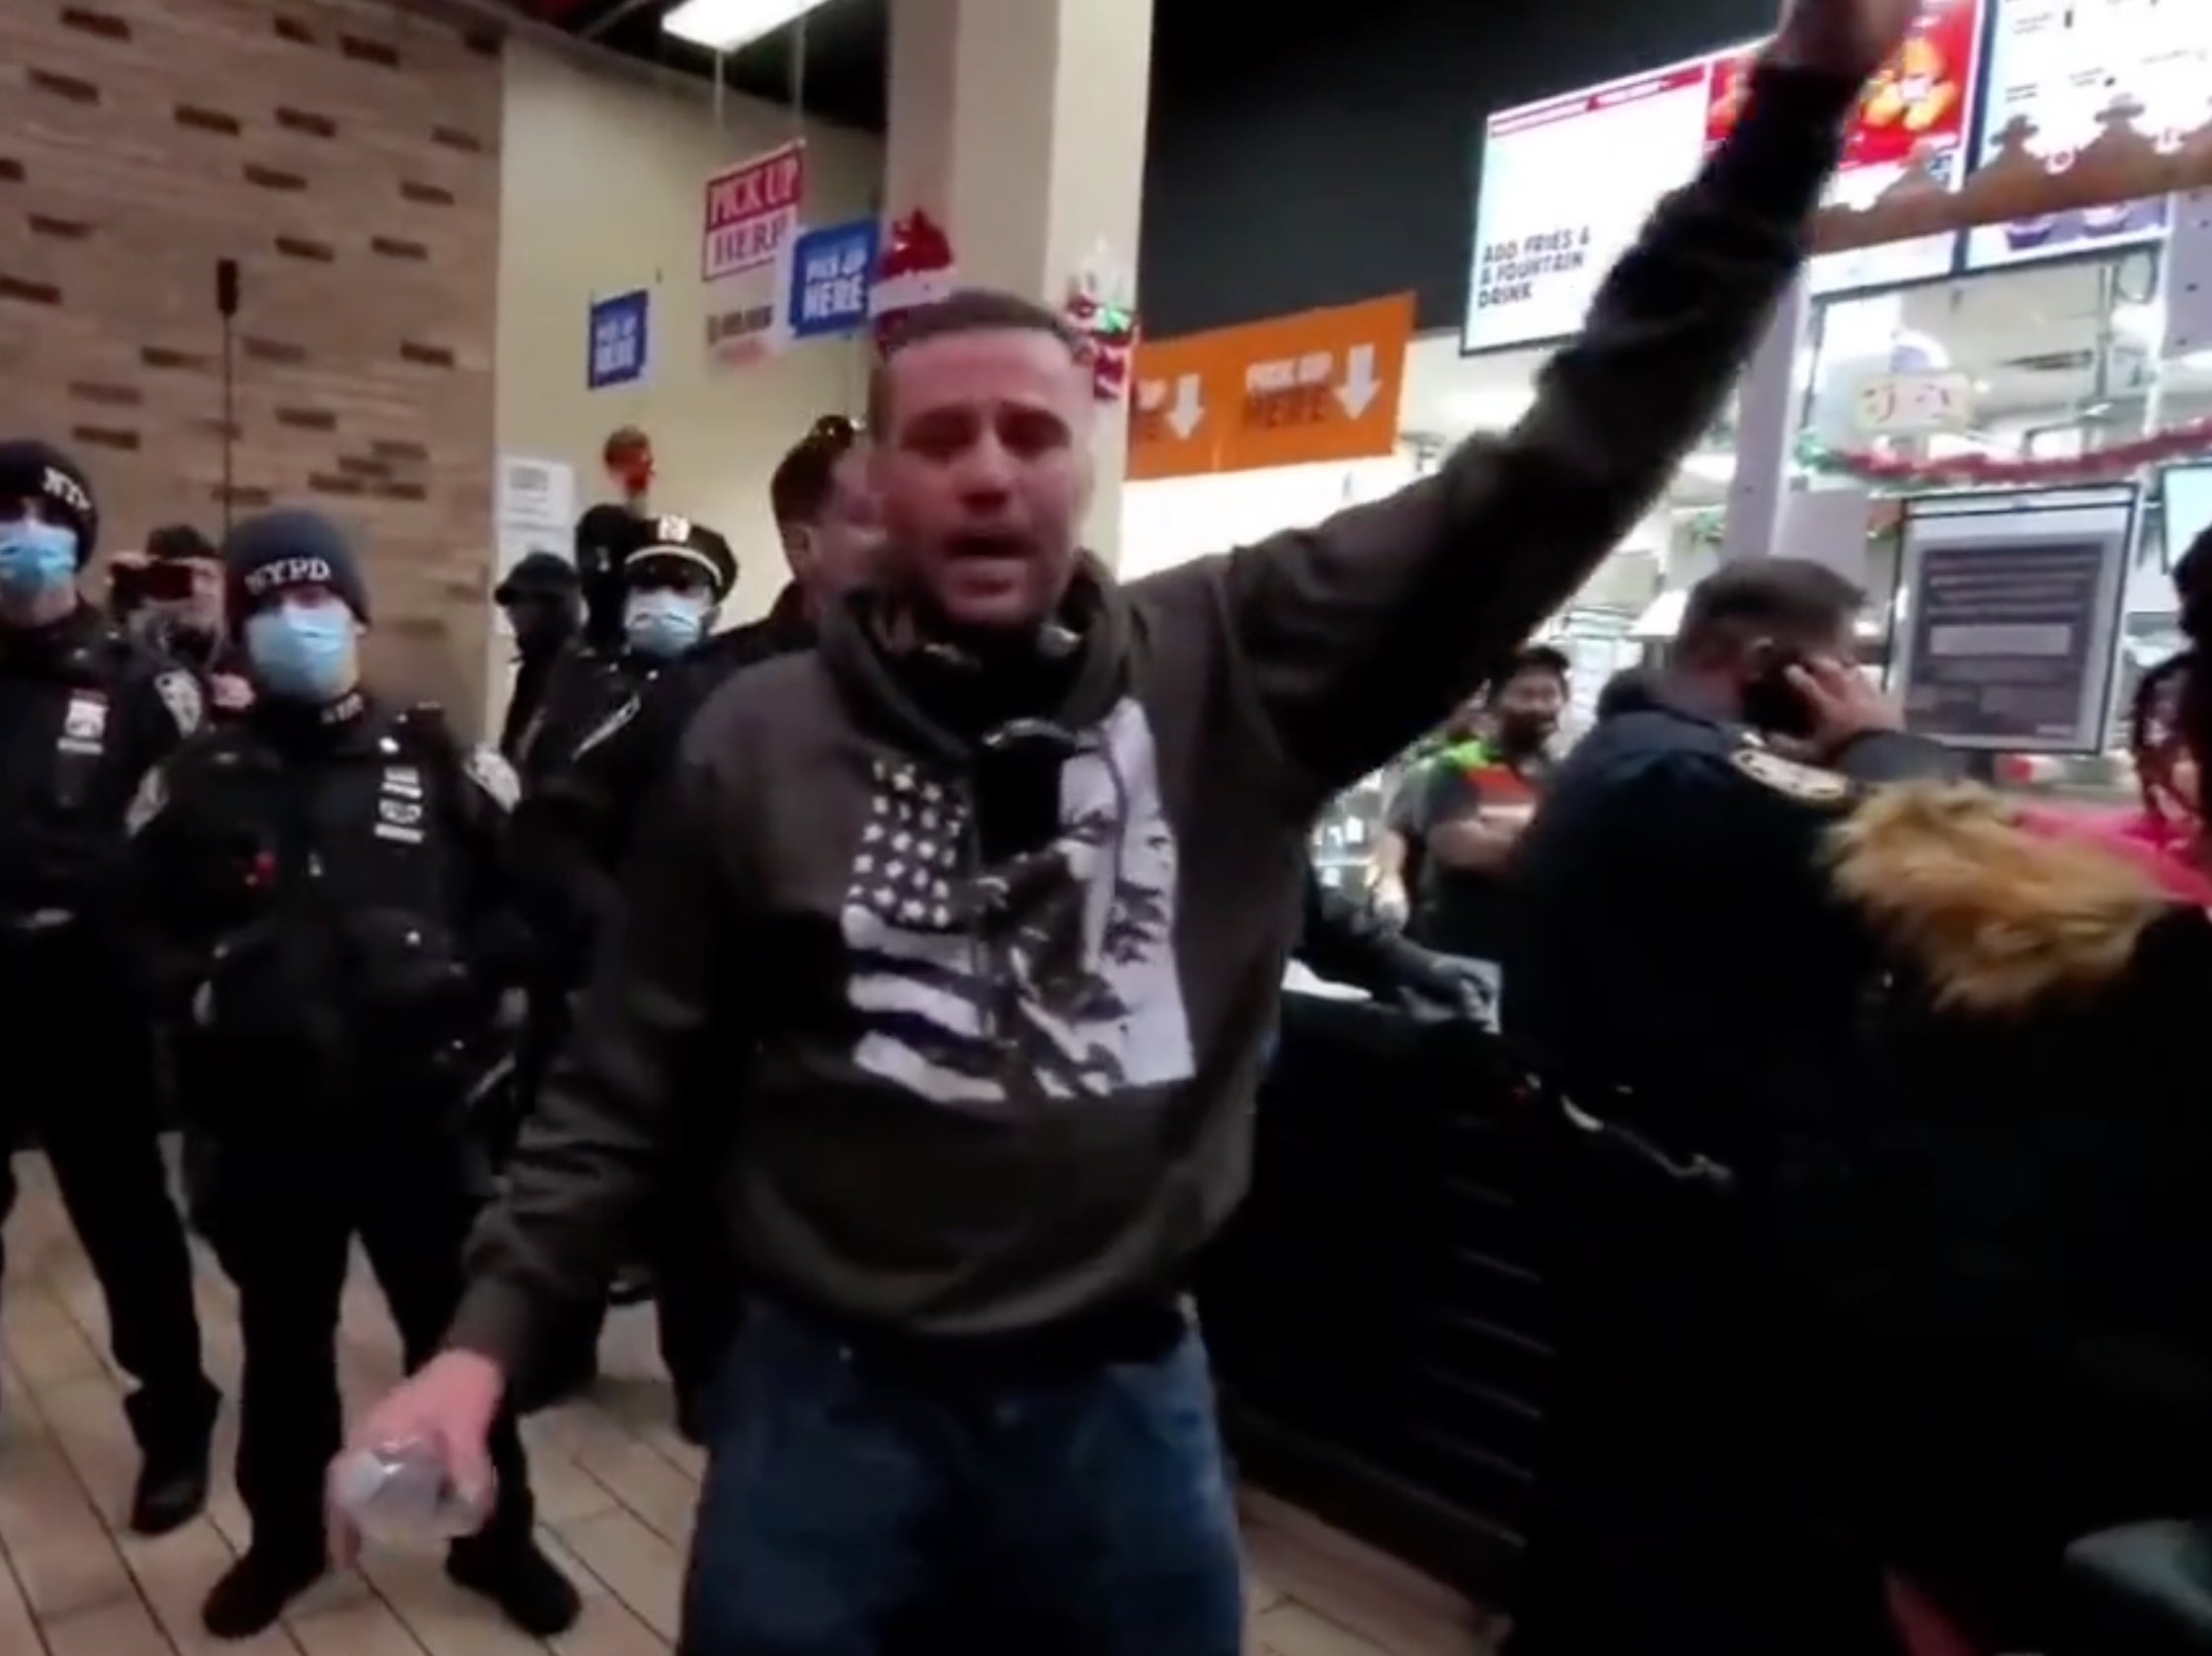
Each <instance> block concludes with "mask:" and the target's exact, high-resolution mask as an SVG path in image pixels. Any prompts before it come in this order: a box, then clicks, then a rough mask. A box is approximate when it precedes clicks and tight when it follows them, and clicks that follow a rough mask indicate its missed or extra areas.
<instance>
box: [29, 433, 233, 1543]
mask: <svg viewBox="0 0 2212 1656" xmlns="http://www.w3.org/2000/svg"><path fill="white" fill-rule="evenodd" d="M99 522H100V519H99V513H98V512H97V511H96V510H95V507H94V504H93V498H92V491H91V487H90V485H89V484H88V483H87V481H86V479H85V476H84V473H82V472H81V471H79V470H78V469H77V467H76V466H75V465H74V464H73V463H72V462H71V461H70V460H69V459H68V458H67V457H66V456H64V455H62V454H60V453H58V452H57V451H55V450H54V449H52V448H49V447H47V446H45V445H44V444H42V443H37V442H4V443H0V1004H4V1005H5V1006H6V1008H7V1011H6V1018H7V1026H8V1028H9V1029H10V1030H11V1031H13V1032H14V1033H15V1041H14V1043H13V1046H12V1049H11V1056H10V1060H9V1072H8V1075H7V1077H6V1079H5V1081H0V1225H4V1224H5V1223H6V1221H7V1215H8V1210H9V1209H10V1208H11V1207H13V1206H14V1203H15V1194H16V1186H15V1179H14V1176H13V1172H12V1169H11V1165H10V1161H9V1153H10V1152H11V1151H12V1150H13V1148H14V1147H15V1143H16V1141H17V1140H18V1138H19V1137H20V1136H21V1135H22V1133H23V1132H24V1130H26V1129H35V1130H36V1131H37V1133H38V1135H39V1137H40V1140H41V1141H42V1142H43V1143H44V1145H45V1149H46V1153H47V1156H48V1158H49V1159H50V1160H51V1162H52V1164H53V1172H54V1178H55V1180H56V1182H57V1183H58V1184H59V1186H60V1190H61V1198H62V1202H63V1204H64V1205H65V1206H66V1207H67V1209H68V1211H69V1218H70V1222H72V1223H73V1224H74V1225H75V1226H76V1229H77V1235H78V1237H79V1239H80V1240H81V1241H82V1242H83V1243H84V1248H85V1252H86V1254H87V1255H88V1256H89V1257H90V1259H91V1261H92V1268H93V1271H94V1273H95V1275H97V1276H98V1278H99V1279H100V1287H101V1292H102V1293H103V1294H104V1295H105V1296H106V1298H107V1301H108V1320H109V1326H110V1328H111V1329H112V1330H113V1338H114V1341H115V1354H116V1361H117V1363H118V1364H119V1365H120V1366H121V1367H122V1369H123V1371H124V1372H125V1373H126V1374H128V1375H129V1376H130V1377H131V1378H132V1379H133V1380H136V1381H137V1382H138V1387H139V1389H138V1390H137V1391H136V1392H134V1393H133V1394H132V1396H131V1397H130V1398H129V1400H128V1401H127V1402H126V1403H125V1404H124V1408H125V1410H126V1412H127V1413H128V1415H129V1418H130V1424H131V1428H132V1431H133V1433H134V1434H135V1435H136V1437H137V1440H138V1446H139V1448H140V1450H141V1451H142V1452H143V1454H144V1457H145V1459H144V1463H143V1466H142V1468H141V1471H140V1475H139V1479H138V1485H137V1490H136V1492H135V1495H134V1496H133V1499H132V1502H131V1512H130V1523H131V1527H132V1528H133V1529H135V1530H137V1531H139V1532H140V1533H141V1534H146V1535H159V1534H162V1533H164V1532H166V1531H169V1530H173V1529H176V1528H177V1527H178V1526H179V1525H182V1524H183V1523H185V1522H186V1521H187V1520H188V1519H190V1518H191V1517H192V1516H193V1515H194V1514H195V1513H196V1512H197V1511H198V1510H199V1507H200V1505H201V1503H202V1502H203V1500H204V1499H205V1497H206V1492H207V1446H208V1437H209V1433H210V1431H211V1429H212V1426H213V1422H214V1415H215V1402H216V1397H215V1389H214V1387H213V1386H212V1385H211V1384H209V1382H208V1381H207V1380H206V1378H205V1375H204V1372H203V1371H202V1369H201V1366H200V1353H199V1327H198V1323H197V1319H196V1317H195V1315H194V1311H193V1296H192V1264H191V1258H190V1255H189V1254H188V1253H187V1251H186V1247H185V1234H184V1227H183V1224H182V1223H181V1222H180V1220H179V1218H178V1215H177V1210H176V1208H175V1206H174V1204H173V1203H172V1202H171V1201H170V1197H169V1185H168V1178H167V1175H166V1173H165V1171H164V1168H163V1165H162V1160H161V1153H160V1149H159V1145H158V1143H157V1142H156V1138H155V1134H156V1131H157V1122H156V1112H155V1103H154V1079H155V1066H154V1048H153V1041H152V1019H151V1016H150V1011H149V1008H148V1006H147V1005H146V1002H145V998H144V996H143V995H142V994H141V993H139V992H138V985H137V983H136V981H135V977H134V974H133V972H132V971H131V969H130V962H131V961H132V959H133V956H134V953H135V950H134V949H133V947H132V940H131V939H130V938H129V937H127V935H126V934H125V932H126V928H125V919H124V916H123V915H122V914H121V913H120V912H118V910H117V907H116V906H115V905H114V904H113V903H112V901H111V896H112V893H113V891H114V889H115V882H114V880H113V878H112V876H113V875H114V873H115V871H116V868H117V866H118V861H119V859H120V857H121V855H122V850H123V817H124V811H125V807H126V806H127V805H128V803H129V800H130V797H131V795H132V793H133V792H134V791H135V790H136V789H137V787H138V786H139V782H140V779H141V778H142V777H143V776H144V775H145V774H146V772H147V771H148V769H149V768H150V767H151V766H153V765H155V764H157V763H158V762H159V761H160V760H161V759H162V758H163V757H165V756H166V755H167V754H168V753H169V752H170V751H171V750H172V749H175V748H176V747H177V745H178V744H179V743H180V742H181V741H183V740H184V739H185V738H186V737H188V736H190V735H191V734H192V733H193V732H195V731H196V730H197V729H198V728H199V724H200V720H201V716H202V704H201V698H200V694H199V687H198V685H197V682H196V681H195V680H194V678H193V676H192V674H191V673H189V672H187V671H185V670H183V669H182V668H180V667H178V666H177V665H176V664H174V663H172V662H168V661H165V660H164V659H162V658H161V657H160V656H158V655H157V654H155V653H154V652H153V651H152V650H151V649H150V648H148V647H147V646H146V645H144V644H142V643H140V642H139V641H137V640H135V639H132V638H130V637H128V636H126V635H125V634H124V633H123V632H121V631H120V630H119V629H118V628H117V626H116V625H115V624H114V623H113V622H112V621H110V620H109V619H108V618H107V617H105V616H104V615H102V614H101V613H100V611H99V610H98V609H96V608H95V607H93V606H92V605H91V604H89V603H88V602H86V601H85V599H84V597H83V596H82V595H81V594H80V592H79V591H78V586H77V580H78V575H79V572H80V571H81V570H82V569H83V567H84V565H85V561H86V559H87V558H89V557H90V556H91V554H92V551H93V548H94V545H95V542H96V540H97V537H98V533H99ZM72 1029H81V1030H82V1031H83V1032H84V1033H83V1034H82V1035H81V1036H77V1037H72V1036H69V1035H67V1034H61V1033H59V1032H64V1031H68V1030H72ZM56 1038H58V1039H59V1040H61V1041H62V1042H64V1043H65V1045H64V1046H63V1048H62V1049H61V1050H60V1051H58V1052H52V1051H44V1052H42V1051H41V1049H42V1046H43V1044H44V1043H45V1042H47V1041H49V1040H52V1039H56Z"/></svg>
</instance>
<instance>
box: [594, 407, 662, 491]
mask: <svg viewBox="0 0 2212 1656" xmlns="http://www.w3.org/2000/svg"><path fill="white" fill-rule="evenodd" d="M599 459H600V461H601V463H603V464H604V465H605V467H606V472H607V476H609V477H611V478H613V479H614V482H615V486H616V487H617V488H619V489H620V490H621V491H622V497H623V499H624V500H626V501H627V502H629V503H630V504H631V505H632V506H635V505H637V504H638V503H639V502H641V501H643V500H644V499H645V495H646V491H647V490H649V489H651V488H652V487H653V439H652V438H651V437H649V436H647V435H646V434H644V433H643V432H641V431H639V430H638V428H637V427H635V426H624V427H622V428H621V429H620V430H618V431H615V432H612V433H610V434H608V436H607V439H606V443H605V445H604V446H603V447H602V448H601V449H600V450H599Z"/></svg>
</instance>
